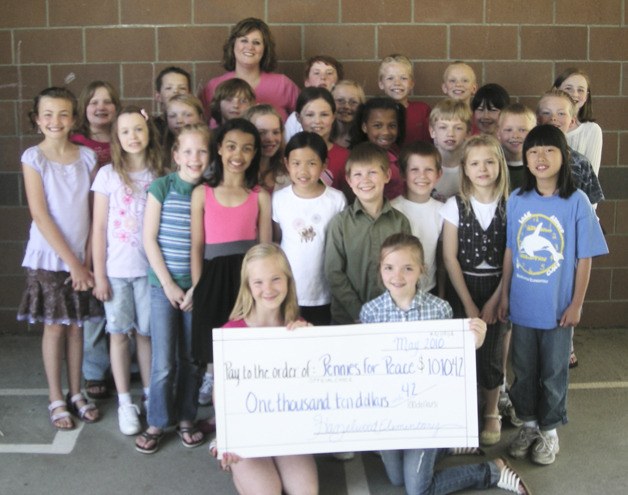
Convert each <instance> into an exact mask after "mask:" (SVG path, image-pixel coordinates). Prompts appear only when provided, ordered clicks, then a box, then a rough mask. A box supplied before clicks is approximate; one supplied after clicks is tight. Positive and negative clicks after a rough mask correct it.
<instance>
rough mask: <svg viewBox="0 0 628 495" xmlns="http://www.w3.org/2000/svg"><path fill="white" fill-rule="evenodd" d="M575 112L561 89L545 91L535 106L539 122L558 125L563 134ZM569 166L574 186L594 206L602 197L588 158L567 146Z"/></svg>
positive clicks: (570, 100)
mask: <svg viewBox="0 0 628 495" xmlns="http://www.w3.org/2000/svg"><path fill="white" fill-rule="evenodd" d="M576 114H577V109H576V104H575V103H574V101H573V100H572V99H571V97H570V96H569V94H568V93H566V92H564V91H563V90H561V89H556V88H554V89H550V90H549V91H546V92H545V93H544V94H543V96H541V99H540V100H539V103H538V105H537V107H536V118H537V121H538V123H539V124H551V125H553V126H554V127H558V128H559V129H560V130H561V131H563V133H564V134H565V136H567V133H568V132H569V128H570V127H571V125H572V124H573V123H574V122H575V119H576ZM569 166H570V167H571V174H572V175H573V178H574V181H575V182H576V187H578V189H581V190H582V191H583V192H584V193H585V194H586V195H587V197H588V198H589V201H590V202H591V204H592V205H593V206H594V207H595V206H596V205H597V203H599V202H600V201H602V200H603V199H604V193H603V192H602V187H601V186H600V181H599V180H598V178H597V175H595V172H593V167H592V166H591V162H590V161H589V159H588V158H587V157H586V156H584V155H583V154H581V153H578V152H577V151H576V150H574V149H573V148H571V147H569Z"/></svg>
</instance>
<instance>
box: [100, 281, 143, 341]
mask: <svg viewBox="0 0 628 495" xmlns="http://www.w3.org/2000/svg"><path fill="white" fill-rule="evenodd" d="M109 285H110V286H111V299H109V300H108V301H105V304H104V305H105V315H106V316H107V332H109V333H125V334H128V333H129V332H131V330H133V329H135V331H136V332H137V333H138V334H140V335H144V336H146V337H148V336H149V335H150V328H149V321H150V318H149V317H150V291H149V288H150V285H148V277H131V278H121V277H109Z"/></svg>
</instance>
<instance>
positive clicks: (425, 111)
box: [379, 54, 430, 144]
mask: <svg viewBox="0 0 628 495" xmlns="http://www.w3.org/2000/svg"><path fill="white" fill-rule="evenodd" d="M413 88H414V74H413V72H412V62H410V59H409V58H408V57H406V56H405V55H400V54H393V55H389V56H387V57H385V58H384V59H383V60H382V61H381V63H380V65H379V89H381V90H382V91H384V93H386V95H387V96H390V97H391V98H392V99H393V100H395V101H397V102H399V103H401V104H402V105H403V106H404V107H405V109H406V127H405V138H404V142H403V143H404V144H407V143H412V142H415V141H426V142H429V141H430V133H429V117H430V107H429V105H427V103H424V102H422V101H409V95H410V92H411V91H412V89H413Z"/></svg>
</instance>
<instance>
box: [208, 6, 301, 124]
mask: <svg viewBox="0 0 628 495" xmlns="http://www.w3.org/2000/svg"><path fill="white" fill-rule="evenodd" d="M222 66H223V67H224V68H225V70H227V71H228V72H226V73H225V74H223V75H222V76H218V77H214V78H213V79H211V80H210V81H209V82H208V83H207V85H206V86H205V89H204V90H203V92H202V94H201V99H202V101H203V104H204V105H205V108H206V115H209V112H208V111H207V109H208V108H209V103H210V102H211V100H212V96H213V94H214V91H215V90H216V87H217V86H218V85H219V84H220V83H221V82H223V81H226V80H227V79H231V78H234V77H238V78H240V79H244V80H245V81H246V82H248V83H249V84H250V86H251V88H253V90H254V91H255V95H256V99H257V103H269V104H271V105H273V106H274V107H275V108H276V109H277V111H278V112H279V113H280V114H281V116H282V118H283V120H284V121H285V120H286V118H287V116H288V115H289V114H290V113H291V112H292V111H293V110H294V107H295V104H296V100H297V96H298V95H299V88H298V87H297V85H296V84H295V83H294V82H292V81H291V80H290V79H289V78H288V77H286V76H285V75H283V74H276V73H273V72H272V71H273V70H274V69H275V67H276V66H277V57H276V55H275V41H274V40H273V37H272V34H271V32H270V29H269V27H268V25H267V24H266V23H265V22H264V21H262V20H261V19H257V18H255V17H249V18H247V19H242V20H241V21H240V22H238V23H237V24H236V25H235V26H234V27H233V28H232V29H231V33H230V34H229V38H227V40H226V41H225V44H224V46H223V57H222Z"/></svg>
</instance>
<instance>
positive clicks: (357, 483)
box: [344, 453, 371, 495]
mask: <svg viewBox="0 0 628 495" xmlns="http://www.w3.org/2000/svg"><path fill="white" fill-rule="evenodd" d="M344 466H345V480H346V482H347V495H370V494H371V492H370V491H369V484H368V481H367V480H366V473H365V472H364V463H363V462H362V456H361V455H360V454H358V453H356V454H355V457H354V458H353V459H352V460H350V461H347V462H345V464H344Z"/></svg>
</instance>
